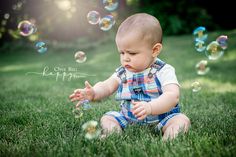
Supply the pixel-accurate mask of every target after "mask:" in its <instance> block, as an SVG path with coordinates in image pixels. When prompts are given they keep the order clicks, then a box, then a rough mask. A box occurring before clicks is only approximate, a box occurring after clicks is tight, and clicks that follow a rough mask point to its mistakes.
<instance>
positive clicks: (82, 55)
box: [74, 51, 87, 63]
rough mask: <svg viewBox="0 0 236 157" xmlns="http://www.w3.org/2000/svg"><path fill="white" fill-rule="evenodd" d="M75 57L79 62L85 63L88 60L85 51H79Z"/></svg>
mask: <svg viewBox="0 0 236 157" xmlns="http://www.w3.org/2000/svg"><path fill="white" fill-rule="evenodd" d="M74 57H75V61H76V62H78V63H84V62H85V61H86V60H87V57H86V54H85V53H84V52H83V51H77V52H76V53H75V55H74Z"/></svg>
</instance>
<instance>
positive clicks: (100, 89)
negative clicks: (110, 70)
mask: <svg viewBox="0 0 236 157" xmlns="http://www.w3.org/2000/svg"><path fill="white" fill-rule="evenodd" d="M118 86H119V81H118V80H117V79H116V78H115V77H114V75H112V76H111V77H109V78H108V79H107V80H105V81H103V82H98V83H96V84H95V85H94V86H93V90H94V97H93V99H92V100H93V101H95V100H100V99H102V98H105V97H107V96H109V95H111V94H113V93H114V92H115V91H116V90H117V88H118Z"/></svg>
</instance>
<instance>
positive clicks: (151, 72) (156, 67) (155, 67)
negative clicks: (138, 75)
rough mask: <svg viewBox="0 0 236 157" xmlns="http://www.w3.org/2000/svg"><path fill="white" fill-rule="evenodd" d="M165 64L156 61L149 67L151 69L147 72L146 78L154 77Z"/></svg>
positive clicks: (158, 60)
mask: <svg viewBox="0 0 236 157" xmlns="http://www.w3.org/2000/svg"><path fill="white" fill-rule="evenodd" d="M165 64H166V63H165V62H163V61H162V60H160V59H157V60H156V61H155V62H154V63H153V64H152V65H151V69H150V70H149V72H148V77H149V78H152V77H153V75H155V74H156V72H157V71H160V70H161V69H162V68H163V67H164V65H165Z"/></svg>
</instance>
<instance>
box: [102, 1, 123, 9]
mask: <svg viewBox="0 0 236 157" xmlns="http://www.w3.org/2000/svg"><path fill="white" fill-rule="evenodd" d="M102 3H103V5H104V8H105V9H106V10H107V11H114V10H116V9H117V8H118V5H119V1H118V0H103V1H102Z"/></svg>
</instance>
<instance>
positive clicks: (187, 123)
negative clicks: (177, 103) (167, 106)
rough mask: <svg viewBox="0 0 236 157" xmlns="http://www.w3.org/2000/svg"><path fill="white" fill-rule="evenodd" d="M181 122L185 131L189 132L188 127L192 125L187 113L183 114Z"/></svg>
mask: <svg viewBox="0 0 236 157" xmlns="http://www.w3.org/2000/svg"><path fill="white" fill-rule="evenodd" d="M180 123H181V124H182V125H181V126H182V127H183V128H184V132H187V131H188V128H189V127H190V125H191V122H190V119H189V118H188V117H187V116H186V115H184V114H181V116H180Z"/></svg>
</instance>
